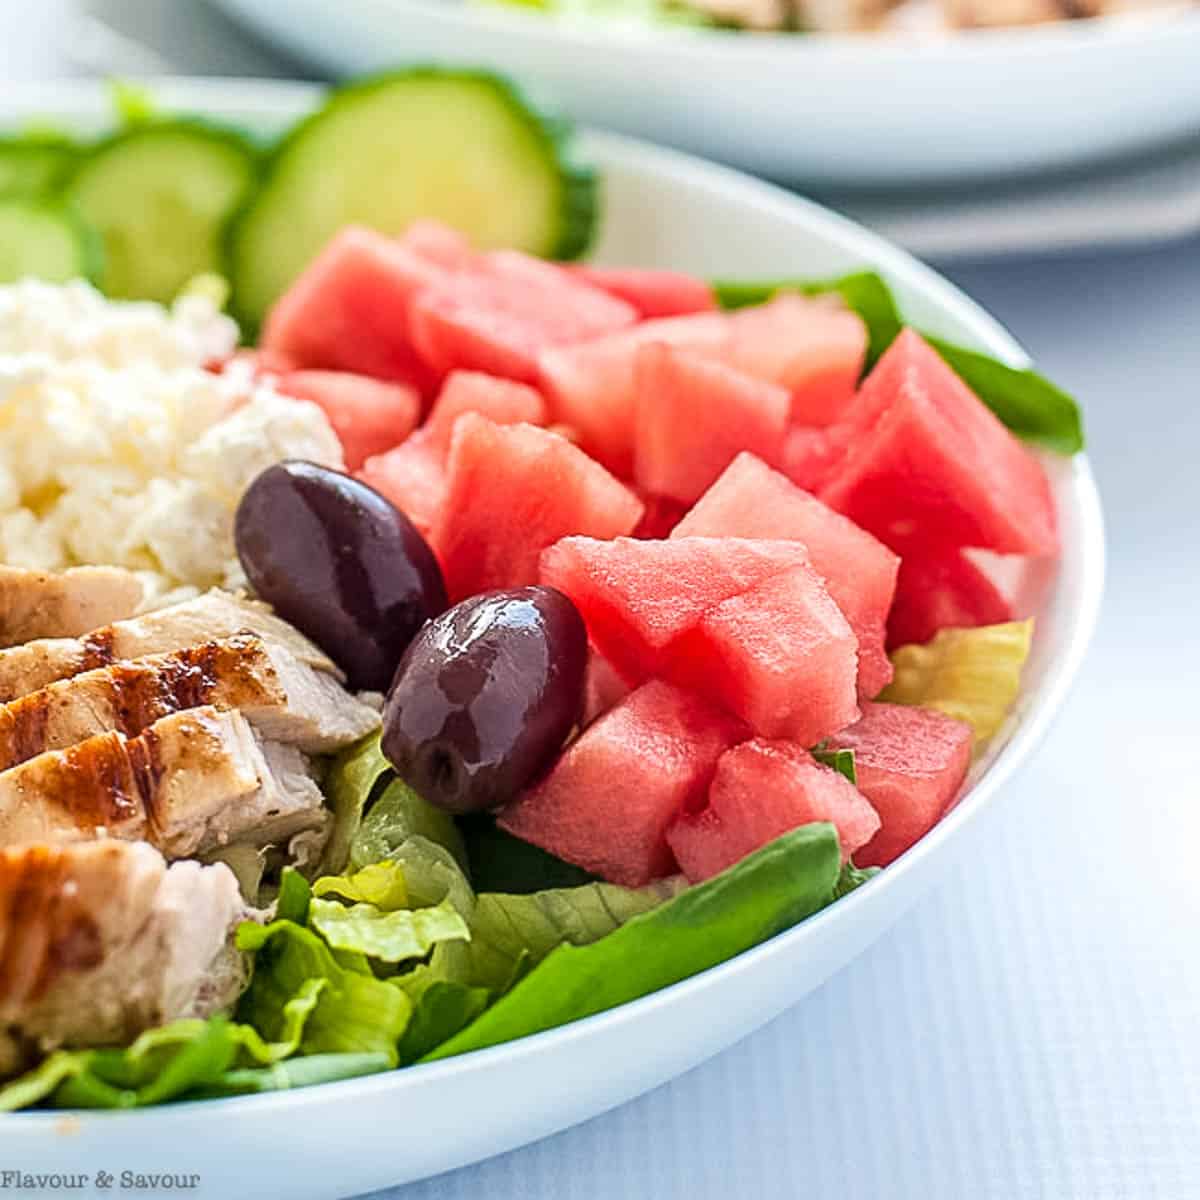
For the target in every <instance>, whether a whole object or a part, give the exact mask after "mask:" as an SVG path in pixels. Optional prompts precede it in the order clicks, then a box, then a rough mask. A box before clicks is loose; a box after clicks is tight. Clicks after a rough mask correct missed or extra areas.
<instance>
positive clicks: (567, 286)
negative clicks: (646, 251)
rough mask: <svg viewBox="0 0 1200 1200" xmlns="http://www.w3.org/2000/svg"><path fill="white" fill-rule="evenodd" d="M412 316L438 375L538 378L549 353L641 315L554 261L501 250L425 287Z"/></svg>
mask: <svg viewBox="0 0 1200 1200" xmlns="http://www.w3.org/2000/svg"><path fill="white" fill-rule="evenodd" d="M410 317H411V325H412V339H413V345H414V346H415V347H416V348H417V351H418V352H419V354H420V355H421V357H422V359H423V360H424V361H425V363H426V364H427V365H428V366H429V368H430V369H431V370H433V371H434V372H435V373H436V374H439V375H443V374H445V373H446V372H448V371H452V370H454V369H455V368H465V369H467V370H476V371H486V372H488V373H490V374H492V375H500V376H503V377H505V378H508V379H517V380H522V381H526V382H534V381H536V379H537V357H538V355H539V354H540V353H541V352H542V351H543V350H546V349H549V348H550V347H552V346H563V345H569V344H571V343H572V342H580V341H585V340H587V339H589V338H595V337H600V336H601V335H602V334H606V333H612V332H614V331H615V330H618V329H622V328H624V327H625V326H627V325H632V324H633V322H634V321H635V320H636V319H637V313H636V312H635V311H634V309H633V308H632V307H631V306H630V305H628V304H626V303H625V301H623V300H618V299H617V298H616V297H615V296H610V295H609V294H608V293H607V292H603V291H601V290H600V289H599V288H594V287H592V286H591V285H589V284H587V283H585V282H583V281H582V280H580V279H577V278H575V277H574V276H573V275H571V274H570V273H569V272H568V271H566V270H564V269H563V268H562V267H557V266H555V265H554V264H553V263H547V262H542V261H541V260H539V259H536V258H530V257H529V256H528V255H524V254H520V253H518V252H516V251H497V252H495V253H493V254H487V255H484V256H482V258H481V259H480V261H479V265H478V266H476V267H474V268H472V269H469V270H465V271H458V272H455V273H453V274H449V275H444V276H443V277H442V278H440V279H438V280H435V281H434V282H432V283H431V284H430V286H428V287H426V288H423V289H422V290H421V291H420V292H419V293H418V294H417V295H416V297H415V298H414V300H413V302H412V306H411V310H410Z"/></svg>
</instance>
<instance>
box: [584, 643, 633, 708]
mask: <svg viewBox="0 0 1200 1200" xmlns="http://www.w3.org/2000/svg"><path fill="white" fill-rule="evenodd" d="M628 695H629V684H627V683H626V682H625V680H623V679H622V678H621V676H620V675H619V674H618V673H617V668H616V667H614V666H613V665H612V663H610V662H609V661H608V659H607V658H605V657H604V655H603V654H601V653H600V652H599V651H598V650H596V649H595V648H594V647H593V648H592V649H591V650H590V651H589V653H588V665H587V673H586V674H585V675H584V678H583V718H582V720H581V724H582V725H584V726H587V725H590V724H591V723H592V722H593V721H594V720H595V719H596V718H597V717H602V716H603V715H604V714H605V713H606V712H608V710H609V709H610V708H615V707H616V705H618V704H619V703H620V702H621V701H622V700H624V699H625V697H626V696H628Z"/></svg>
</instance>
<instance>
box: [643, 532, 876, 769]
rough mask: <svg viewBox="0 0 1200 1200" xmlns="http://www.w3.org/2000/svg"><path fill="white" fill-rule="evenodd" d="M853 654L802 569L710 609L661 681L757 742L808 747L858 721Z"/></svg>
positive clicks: (825, 597) (667, 661) (823, 593)
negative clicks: (748, 731) (698, 699)
mask: <svg viewBox="0 0 1200 1200" xmlns="http://www.w3.org/2000/svg"><path fill="white" fill-rule="evenodd" d="M689 540H691V539H686V538H685V539H682V540H681V542H680V544H686V543H687V542H688V541H689ZM752 544H759V545H777V546H796V545H798V543H796V542H774V543H771V542H766V543H752ZM856 648H857V641H856V640H855V637H854V631H853V630H852V629H851V628H850V626H849V625H848V624H847V623H846V618H845V617H843V616H842V613H841V610H840V609H839V608H838V606H837V605H836V604H834V602H833V600H832V599H830V596H829V592H828V591H827V590H826V588H825V584H824V581H823V580H822V579H821V577H820V576H819V575H818V574H817V573H816V572H815V571H814V570H813V569H812V567H810V566H808V565H807V564H802V565H799V566H795V567H792V568H791V569H789V570H787V571H783V572H781V573H779V574H776V575H773V576H771V577H770V578H768V579H766V580H764V581H763V582H762V583H759V584H757V585H755V586H754V587H751V588H749V589H748V590H745V591H742V592H741V593H740V594H739V595H736V596H732V597H731V598H730V599H728V600H725V601H723V602H721V603H720V604H717V605H716V606H715V607H713V608H710V609H709V610H708V611H707V612H705V613H704V615H703V616H702V617H701V618H700V620H699V622H697V624H696V625H695V627H694V628H693V629H691V630H689V631H688V632H686V633H685V634H684V635H683V636H682V637H680V638H679V639H678V641H676V642H675V643H674V644H672V645H671V647H670V648H669V649H668V651H667V653H666V655H665V656H664V662H663V665H662V668H661V674H662V676H663V678H665V679H670V680H671V681H672V682H674V683H677V684H679V685H680V686H681V687H690V688H693V689H694V690H696V691H697V692H698V693H699V694H700V695H702V696H705V697H706V698H707V699H709V700H711V701H712V702H713V703H714V704H720V705H721V706H723V707H724V708H726V709H727V710H728V711H729V712H732V713H733V714H734V715H735V716H738V717H740V718H741V719H742V720H743V721H745V722H746V724H747V725H749V726H750V727H751V728H752V729H753V730H754V731H755V733H758V734H761V735H762V736H764V737H769V738H785V739H788V740H790V741H795V742H799V743H800V744H801V745H802V746H813V745H816V743H817V742H819V741H821V740H822V739H823V738H826V737H828V736H829V735H830V734H832V733H834V732H836V731H837V730H839V729H844V728H845V727H846V726H847V725H849V724H850V723H851V722H852V721H855V720H857V718H858V705H857V688H856V681H857V676H858V654H857V651H856Z"/></svg>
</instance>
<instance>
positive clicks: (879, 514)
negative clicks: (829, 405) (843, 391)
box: [818, 329, 1058, 555]
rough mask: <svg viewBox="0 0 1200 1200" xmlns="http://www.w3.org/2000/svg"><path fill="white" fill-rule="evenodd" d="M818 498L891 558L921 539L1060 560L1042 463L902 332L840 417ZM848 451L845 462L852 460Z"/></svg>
mask: <svg viewBox="0 0 1200 1200" xmlns="http://www.w3.org/2000/svg"><path fill="white" fill-rule="evenodd" d="M845 426H846V429H845V430H844V441H845V446H846V452H845V453H844V454H843V456H842V457H841V460H840V461H839V462H838V463H837V465H836V466H834V467H833V468H832V469H831V471H830V473H829V475H828V476H827V477H826V479H825V481H824V482H823V484H822V485H821V487H820V489H819V491H818V495H819V496H820V498H821V499H822V500H824V501H825V503H826V504H828V505H830V507H832V508H836V509H837V510H838V511H839V512H842V513H845V514H846V515H847V516H848V517H850V518H851V520H853V521H855V522H857V523H858V524H859V525H861V526H862V527H863V528H864V529H869V530H870V531H871V532H872V533H873V534H875V536H876V537H878V538H880V539H881V540H882V541H884V542H887V543H888V545H891V546H893V547H895V548H902V547H903V545H904V544H905V543H907V542H911V541H912V540H913V539H914V538H918V539H920V540H921V541H923V542H938V543H941V544H943V545H952V546H978V547H980V548H982V549H986V550H995V551H996V552H997V553H1000V554H1031V555H1052V554H1055V553H1056V552H1057V550H1058V534H1057V530H1056V521H1055V510H1054V500H1053V497H1052V496H1051V494H1050V484H1049V481H1048V480H1047V478H1046V473H1045V471H1044V470H1043V469H1042V465H1041V463H1039V462H1038V460H1037V459H1036V458H1035V457H1034V456H1033V454H1031V453H1030V451H1029V450H1027V449H1026V448H1025V447H1024V446H1022V445H1021V443H1020V442H1019V441H1017V439H1016V438H1015V437H1013V435H1012V434H1011V433H1010V432H1009V431H1008V430H1007V429H1005V427H1004V426H1003V425H1002V424H1001V423H1000V422H999V421H998V420H997V419H996V417H995V416H994V415H993V414H992V413H991V411H990V410H989V409H988V408H987V407H986V406H985V405H984V404H983V403H982V402H981V401H980V400H979V399H978V398H977V397H976V396H975V394H974V393H973V392H972V391H971V389H970V388H968V387H967V385H966V384H965V383H963V381H962V380H961V379H959V377H958V376H957V375H956V374H955V373H954V372H953V371H952V370H951V369H950V368H949V367H948V366H947V365H946V363H945V362H944V361H943V360H942V359H941V358H940V357H939V355H938V354H937V352H936V351H935V350H934V349H933V348H932V347H931V346H930V345H929V344H928V343H927V342H926V341H925V340H924V339H923V338H922V337H921V335H920V334H918V333H916V332H914V331H913V330H911V329H906V330H905V331H904V332H903V333H902V334H901V335H900V336H899V337H898V338H897V339H896V340H895V342H893V343H892V345H891V346H890V347H889V348H888V350H887V352H886V353H885V354H884V356H883V357H882V358H881V359H880V360H879V363H878V364H877V365H876V367H875V369H874V370H873V371H872V372H871V374H870V375H869V376H868V377H867V378H866V380H865V381H864V382H863V385H862V388H861V389H860V392H859V395H858V397H857V398H856V399H855V401H854V403H853V404H852V405H851V407H850V409H849V411H848V412H847V414H846V418H845ZM851 446H852V452H851Z"/></svg>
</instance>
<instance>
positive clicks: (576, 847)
mask: <svg viewBox="0 0 1200 1200" xmlns="http://www.w3.org/2000/svg"><path fill="white" fill-rule="evenodd" d="M745 736H746V734H745V731H744V730H743V729H742V728H741V726H740V725H739V724H738V723H737V722H736V721H735V720H733V719H732V718H731V717H728V716H726V715H725V714H724V713H721V712H718V711H717V710H715V709H713V708H711V707H710V706H709V705H707V704H705V703H704V701H703V700H700V699H699V698H698V697H696V696H691V695H688V693H686V692H682V691H680V690H679V689H678V688H673V687H670V686H669V685H667V684H665V683H661V682H658V681H652V682H650V683H647V684H645V685H644V686H643V687H640V688H638V690H637V691H635V692H633V693H631V694H630V695H629V696H627V697H626V698H625V699H624V700H623V701H621V703H620V704H618V705H617V706H616V708H614V709H612V710H611V711H609V712H608V713H606V714H605V715H604V716H603V717H601V718H600V719H599V720H598V721H596V722H595V723H594V724H593V725H590V726H589V727H588V728H587V729H585V730H584V731H583V733H582V734H580V736H579V738H578V739H577V740H576V741H574V742H572V743H571V745H569V746H568V747H567V749H566V750H565V751H564V752H563V755H562V757H561V758H560V759H559V760H558V762H557V763H556V764H555V765H554V766H553V767H552V768H551V770H550V773H549V774H548V775H547V776H546V777H545V778H544V779H543V780H542V781H541V782H540V783H539V784H537V785H535V786H534V787H533V789H532V790H530V791H529V792H526V793H525V795H524V796H522V797H521V798H520V799H518V800H517V802H516V803H515V804H512V805H510V806H509V807H508V808H506V809H504V810H502V811H501V814H500V816H499V818H498V823H499V825H500V827H501V828H502V829H506V830H507V831H508V832H509V833H511V834H514V835H515V836H516V837H519V838H523V839H524V840H525V841H527V842H532V843H533V844H534V845H536V846H541V848H542V849H543V850H548V851H550V853H551V854H555V855H557V856H558V857H559V858H563V859H566V861H567V862H573V863H576V864H577V865H578V866H581V867H583V868H585V869H586V870H588V871H591V872H593V873H594V874H596V875H599V876H601V877H602V878H604V879H607V880H610V881H611V882H613V883H619V884H623V885H625V886H626V887H640V886H641V885H643V884H646V883H649V882H650V881H651V880H652V879H660V878H662V877H663V876H666V875H670V874H673V873H674V871H675V860H674V858H673V857H672V855H671V849H670V847H669V846H668V845H667V839H666V832H667V826H668V825H669V824H670V823H671V820H672V818H673V817H674V816H675V814H676V813H677V812H678V811H679V810H680V809H681V808H682V807H683V806H684V805H685V804H688V803H689V802H691V801H693V800H694V799H695V798H696V797H698V796H701V795H703V793H704V790H705V789H706V788H707V786H708V782H709V780H710V779H711V778H712V773H713V769H714V767H715V766H716V763H717V760H718V759H719V758H720V757H721V755H722V754H723V753H724V752H725V750H727V749H728V748H729V747H730V746H732V745H733V744H734V743H735V742H737V741H739V740H741V738H743V737H745Z"/></svg>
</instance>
